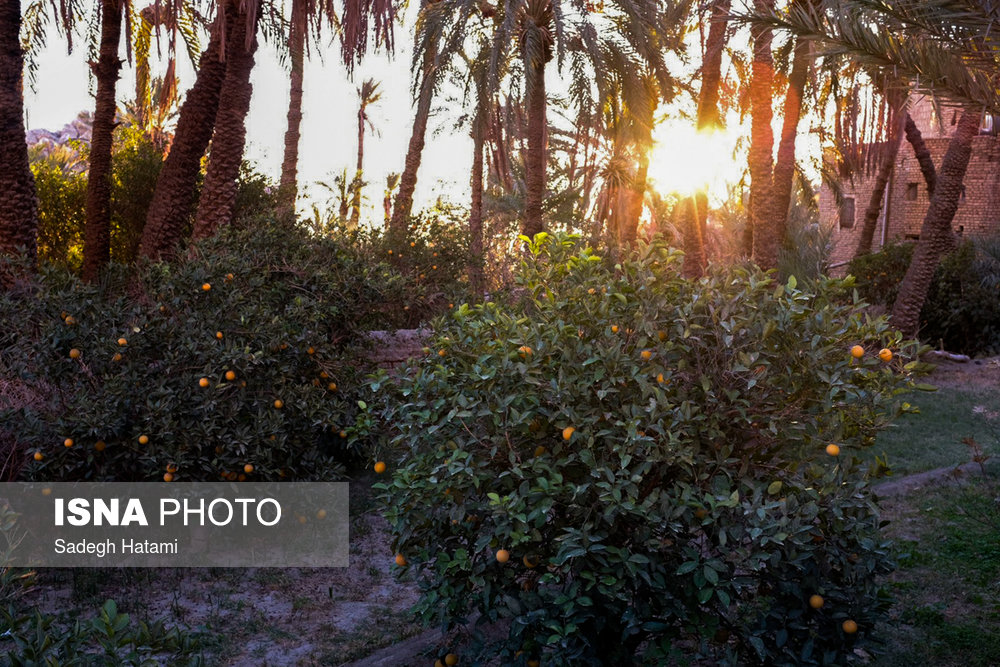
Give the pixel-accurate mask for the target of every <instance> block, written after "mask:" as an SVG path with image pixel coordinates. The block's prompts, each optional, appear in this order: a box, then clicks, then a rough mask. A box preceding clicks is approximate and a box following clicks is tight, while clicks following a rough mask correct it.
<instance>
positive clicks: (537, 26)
mask: <svg viewBox="0 0 1000 667" xmlns="http://www.w3.org/2000/svg"><path fill="white" fill-rule="evenodd" d="M518 22H519V24H520V26H519V27H520V36H519V47H520V50H521V58H522V60H523V61H524V83H525V109H526V113H527V120H528V126H527V137H528V150H527V152H526V153H525V156H524V172H525V173H524V180H525V197H524V223H523V225H522V227H521V232H522V233H523V234H524V235H525V236H527V237H529V238H531V237H534V236H535V234H538V233H540V232H541V231H542V230H543V229H544V223H543V221H542V198H543V197H544V196H545V184H546V178H545V168H546V163H547V162H548V152H547V150H546V143H547V141H548V121H547V119H546V109H547V108H548V101H547V100H546V98H545V66H546V65H547V64H548V63H549V61H550V60H552V56H553V46H554V39H555V37H554V35H553V33H554V31H555V15H554V13H553V9H552V0H526V1H525V2H524V3H522V4H521V6H520V8H519V13H518Z"/></svg>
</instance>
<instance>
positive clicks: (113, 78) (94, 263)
mask: <svg viewBox="0 0 1000 667" xmlns="http://www.w3.org/2000/svg"><path fill="white" fill-rule="evenodd" d="M123 9H124V5H123V4H122V2H121V0H101V46H100V54H99V55H98V58H97V62H96V63H91V68H92V69H93V70H94V76H95V78H96V79H97V102H96V105H95V107H94V124H93V129H92V134H91V139H90V164H89V167H88V170H87V201H86V221H85V223H84V233H83V279H84V280H86V281H94V280H97V277H98V276H99V275H100V273H101V270H102V269H103V268H104V267H105V266H107V264H108V262H109V261H111V148H112V142H113V134H114V131H115V113H116V111H117V108H118V105H117V103H116V98H115V88H116V86H117V85H118V76H119V72H120V71H121V67H122V61H121V59H120V58H119V57H118V43H119V42H120V41H121V35H122V10H123Z"/></svg>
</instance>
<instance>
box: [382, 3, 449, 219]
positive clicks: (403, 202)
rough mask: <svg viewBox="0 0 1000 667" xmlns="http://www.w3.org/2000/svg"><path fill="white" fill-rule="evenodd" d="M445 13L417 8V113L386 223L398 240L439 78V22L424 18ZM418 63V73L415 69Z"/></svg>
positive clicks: (437, 6)
mask: <svg viewBox="0 0 1000 667" xmlns="http://www.w3.org/2000/svg"><path fill="white" fill-rule="evenodd" d="M445 11H447V8H446V7H445V5H444V4H443V3H430V2H426V1H425V3H424V5H423V6H422V7H421V8H420V12H421V17H420V18H418V19H417V27H416V30H415V32H416V42H417V46H416V48H415V49H414V54H413V58H414V65H415V66H414V68H413V70H414V72H413V73H414V87H415V88H417V91H418V92H417V109H416V112H415V113H414V115H413V130H412V131H411V133H410V142H409V144H408V145H407V148H406V160H405V162H404V163H403V173H402V175H401V176H400V180H399V193H398V194H397V195H396V204H395V206H394V207H393V211H392V217H391V219H390V220H389V230H390V232H391V233H392V234H394V235H396V236H397V237H399V238H403V237H405V236H406V232H407V229H406V227H407V224H408V222H407V221H408V220H409V217H410V214H411V213H412V211H413V191H414V190H415V189H416V186H417V171H418V170H419V169H420V160H421V157H422V155H423V150H424V137H425V135H426V134H427V121H428V120H429V118H430V114H431V102H432V100H433V98H434V90H435V88H436V85H437V80H438V76H439V69H438V67H437V58H438V40H439V39H440V33H439V32H438V27H439V21H435V20H427V19H425V18H424V17H426V16H427V15H428V14H431V13H434V12H445ZM418 62H419V64H420V67H419V69H417V67H416V64H417V63H418Z"/></svg>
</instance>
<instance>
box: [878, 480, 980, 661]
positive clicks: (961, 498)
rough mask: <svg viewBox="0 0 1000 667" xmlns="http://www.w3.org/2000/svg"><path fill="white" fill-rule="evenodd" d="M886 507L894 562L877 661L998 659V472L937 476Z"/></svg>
mask: <svg viewBox="0 0 1000 667" xmlns="http://www.w3.org/2000/svg"><path fill="white" fill-rule="evenodd" d="M885 510H886V514H887V515H888V517H889V518H890V519H891V520H892V523H890V525H889V528H888V532H889V536H890V537H893V538H894V539H895V540H896V559H897V562H898V564H899V568H898V570H897V571H896V572H895V573H894V574H893V576H892V579H891V589H892V592H893V595H894V597H895V598H896V603H895V605H894V607H893V611H892V615H893V618H894V620H893V622H892V623H891V625H889V626H886V627H883V628H880V631H881V632H880V634H881V635H882V636H883V637H885V638H886V639H887V646H886V648H887V651H886V653H885V654H884V655H883V656H881V657H880V658H879V659H878V660H877V661H876V663H875V664H876V665H877V666H878V667H909V666H911V665H935V666H936V667H949V666H955V667H958V666H962V667H980V666H981V667H988V666H995V665H1000V476H997V475H996V474H992V473H991V474H990V475H989V476H987V477H984V476H982V475H979V474H976V475H974V476H972V477H969V478H967V479H962V480H957V481H956V480H948V479H945V480H941V481H939V482H935V483H932V484H928V485H927V486H924V487H922V488H920V489H918V490H917V491H915V492H910V493H908V494H907V495H906V496H905V497H902V498H899V499H897V500H896V501H890V502H887V503H886V504H885Z"/></svg>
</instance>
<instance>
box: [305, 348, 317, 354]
mask: <svg viewBox="0 0 1000 667" xmlns="http://www.w3.org/2000/svg"><path fill="white" fill-rule="evenodd" d="M306 354H316V348H314V347H310V348H309V349H308V350H306Z"/></svg>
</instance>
